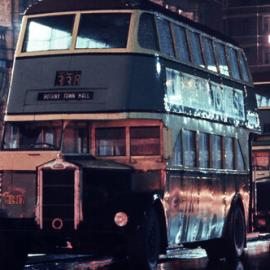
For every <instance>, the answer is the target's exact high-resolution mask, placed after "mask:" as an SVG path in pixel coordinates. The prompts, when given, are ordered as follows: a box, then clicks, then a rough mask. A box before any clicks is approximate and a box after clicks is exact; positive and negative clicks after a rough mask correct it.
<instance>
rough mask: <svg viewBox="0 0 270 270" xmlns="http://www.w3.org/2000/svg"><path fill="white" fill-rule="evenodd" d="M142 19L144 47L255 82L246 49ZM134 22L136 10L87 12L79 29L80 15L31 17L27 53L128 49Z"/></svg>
mask: <svg viewBox="0 0 270 270" xmlns="http://www.w3.org/2000/svg"><path fill="white" fill-rule="evenodd" d="M135 18H137V17H135ZM139 18H140V21H139V28H138V37H137V39H138V44H139V45H140V47H141V48H143V49H147V50H151V51H156V52H158V53H161V54H163V55H164V56H166V57H169V58H171V59H174V60H176V61H181V62H184V63H187V64H191V65H194V66H197V67H200V68H203V69H207V70H209V71H211V72H214V73H219V74H222V75H225V76H228V77H231V78H233V79H236V80H243V81H245V82H250V81H251V78H250V75H249V71H248V68H247V66H248V65H247V62H246V58H245V56H244V54H243V52H242V51H241V50H239V49H236V48H234V47H232V46H229V45H228V44H225V43H224V42H221V41H218V40H216V39H213V38H212V37H210V36H207V35H205V34H203V33H200V32H198V31H195V30H193V29H191V28H189V27H188V26H184V25H181V24H178V23H175V22H172V21H169V20H167V19H165V18H163V17H159V16H154V15H153V14H149V13H142V15H141V16H140V17H139ZM130 21H131V13H87V14H81V15H80V22H79V27H78V30H77V31H76V30H75V29H76V24H75V15H58V16H45V17H44V16H43V17H35V18H29V19H28V24H27V28H26V33H25V38H24V42H23V47H22V52H37V53H38V52H42V51H43V52H44V51H59V50H62V51H63V50H70V49H71V47H74V48H75V49H77V50H79V49H80V50H82V49H123V48H127V42H128V34H129V32H130V35H133V34H134V33H136V31H135V29H131V30H130V31H129V28H130ZM74 30H75V31H74ZM74 33H77V34H76V40H75V41H74V44H72V43H73V39H72V36H73V34H74Z"/></svg>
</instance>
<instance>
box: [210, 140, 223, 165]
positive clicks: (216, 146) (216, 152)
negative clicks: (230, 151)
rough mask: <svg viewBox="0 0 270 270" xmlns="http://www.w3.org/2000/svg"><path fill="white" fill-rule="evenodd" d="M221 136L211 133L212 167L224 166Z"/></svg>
mask: <svg viewBox="0 0 270 270" xmlns="http://www.w3.org/2000/svg"><path fill="white" fill-rule="evenodd" d="M221 141H222V140H221V136H219V135H211V145H212V167H213V168H214V169H221V168H222V157H221V153H222V151H221Z"/></svg>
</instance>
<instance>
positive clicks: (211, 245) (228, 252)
mask: <svg viewBox="0 0 270 270" xmlns="http://www.w3.org/2000/svg"><path fill="white" fill-rule="evenodd" d="M245 243H246V222H245V217H244V213H243V210H242V209H241V207H240V206H238V205H237V206H235V208H234V209H233V211H232V212H231V214H230V215H229V220H228V223H227V228H226V233H225V236H224V238H222V239H215V240H210V241H207V243H205V244H204V245H203V248H204V249H205V251H206V253H207V256H208V259H209V260H210V261H213V262H215V261H218V260H220V259H222V258H226V259H227V260H228V261H235V260H237V259H239V258H240V257H241V256H242V255H243V253H244V248H245Z"/></svg>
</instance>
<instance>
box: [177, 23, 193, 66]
mask: <svg viewBox="0 0 270 270" xmlns="http://www.w3.org/2000/svg"><path fill="white" fill-rule="evenodd" d="M173 30H174V33H175V46H176V52H177V54H178V56H179V57H180V59H181V60H183V61H185V62H190V56H189V49H188V43H187V36H186V31H185V28H184V27H182V26H180V25H176V24H173Z"/></svg>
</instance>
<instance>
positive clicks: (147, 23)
mask: <svg viewBox="0 0 270 270" xmlns="http://www.w3.org/2000/svg"><path fill="white" fill-rule="evenodd" d="M138 41H139V44H140V45H141V46H142V47H143V48H146V49H150V50H155V51H158V42H157V32H156V26H155V21H154V16H153V15H151V14H147V13H144V14H142V15H141V18H140V25H139V30H138Z"/></svg>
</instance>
